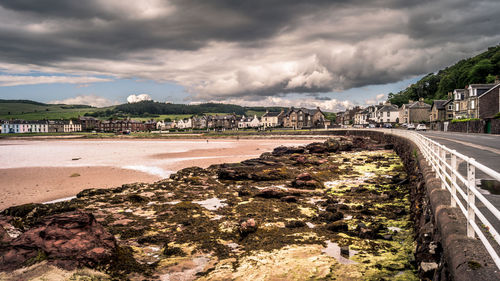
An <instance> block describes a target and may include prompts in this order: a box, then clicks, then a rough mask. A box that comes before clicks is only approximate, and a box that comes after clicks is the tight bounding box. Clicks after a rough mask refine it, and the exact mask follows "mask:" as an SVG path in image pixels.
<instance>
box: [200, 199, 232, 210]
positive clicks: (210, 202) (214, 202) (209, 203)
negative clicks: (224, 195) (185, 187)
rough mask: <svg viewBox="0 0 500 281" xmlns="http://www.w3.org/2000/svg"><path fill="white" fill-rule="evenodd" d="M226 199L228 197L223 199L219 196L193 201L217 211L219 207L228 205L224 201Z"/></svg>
mask: <svg viewBox="0 0 500 281" xmlns="http://www.w3.org/2000/svg"><path fill="white" fill-rule="evenodd" d="M224 201H226V199H222V200H221V199H219V198H217V197H214V198H210V199H207V200H203V201H193V203H196V204H199V205H201V206H202V207H203V208H205V209H207V210H210V211H215V210H217V209H219V208H222V207H225V206H227V204H226V203H223V202H224Z"/></svg>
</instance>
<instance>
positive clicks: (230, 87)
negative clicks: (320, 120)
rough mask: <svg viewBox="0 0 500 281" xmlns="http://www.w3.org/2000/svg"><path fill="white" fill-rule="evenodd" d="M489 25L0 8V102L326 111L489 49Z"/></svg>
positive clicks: (227, 6)
mask: <svg viewBox="0 0 500 281" xmlns="http://www.w3.org/2000/svg"><path fill="white" fill-rule="evenodd" d="M367 2H370V3H369V4H367ZM499 15H500V5H499V4H498V0H491V1H481V0H475V1H470V0H444V1H435V0H401V1H398V0H374V1H365V0H353V1H348V0H316V1H314V0H310V1H298V0H252V1H234V0H142V1H135V0H87V1H67V0H43V1H41V0H0V98H7V99H14V98H16V99H21V98H22V99H33V100H37V101H44V102H66V103H85V104H93V105H98V106H104V105H110V104H116V103H124V102H127V98H132V99H133V100H135V99H140V98H141V97H147V98H152V99H153V100H158V101H171V102H183V103H189V102H201V101H218V102H231V103H237V104H248V105H287V106H288V105H296V106H301V105H302V106H308V107H312V106H318V105H319V106H322V107H323V108H325V109H328V110H338V109H342V108H343V107H346V106H350V105H353V104H360V105H363V104H366V103H373V102H377V101H380V100H383V99H384V98H385V97H386V94H387V93H388V92H396V91H399V90H401V89H404V88H405V87H406V86H408V85H409V84H411V83H412V82H414V81H416V80H418V79H419V78H420V77H422V75H425V74H427V73H429V72H433V71H436V70H438V69H440V68H443V67H445V66H448V65H451V64H453V63H455V62H456V61H458V60H460V59H462V58H466V57H470V56H473V55H475V54H477V53H479V52H481V51H484V50H485V49H486V48H487V47H489V46H494V45H497V44H498V43H500V32H499V30H500V16H499ZM131 95H134V96H132V97H130V96H131Z"/></svg>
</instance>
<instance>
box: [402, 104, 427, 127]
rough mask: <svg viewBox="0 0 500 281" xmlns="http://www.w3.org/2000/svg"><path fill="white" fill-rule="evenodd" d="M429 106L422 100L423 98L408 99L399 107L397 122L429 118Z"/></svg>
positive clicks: (419, 120) (421, 120)
mask: <svg viewBox="0 0 500 281" xmlns="http://www.w3.org/2000/svg"><path fill="white" fill-rule="evenodd" d="M430 111H431V106H430V105H428V104H426V103H425V102H424V99H423V98H420V99H419V100H418V101H412V100H410V101H409V103H407V104H403V105H402V106H401V108H400V109H399V123H420V122H426V121H428V120H429V114H430Z"/></svg>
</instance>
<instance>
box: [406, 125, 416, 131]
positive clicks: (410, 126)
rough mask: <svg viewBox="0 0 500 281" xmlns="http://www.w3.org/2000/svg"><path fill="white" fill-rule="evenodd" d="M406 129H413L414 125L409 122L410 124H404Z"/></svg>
mask: <svg viewBox="0 0 500 281" xmlns="http://www.w3.org/2000/svg"><path fill="white" fill-rule="evenodd" d="M406 129H407V130H415V125H413V124H411V123H410V124H408V126H406Z"/></svg>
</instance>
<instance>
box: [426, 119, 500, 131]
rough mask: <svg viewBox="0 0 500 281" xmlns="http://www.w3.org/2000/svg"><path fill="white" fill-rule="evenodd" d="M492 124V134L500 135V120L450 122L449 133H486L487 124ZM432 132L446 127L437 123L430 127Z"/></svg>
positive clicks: (441, 123)
mask: <svg viewBox="0 0 500 281" xmlns="http://www.w3.org/2000/svg"><path fill="white" fill-rule="evenodd" d="M487 122H491V134H500V119H491V120H489V121H487V120H474V121H467V122H455V123H452V122H451V121H450V122H449V125H448V131H449V132H461V133H481V134H482V133H486V123H487ZM430 128H431V129H432V130H437V131H442V130H443V128H444V126H443V122H435V123H432V124H431V125H430Z"/></svg>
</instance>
